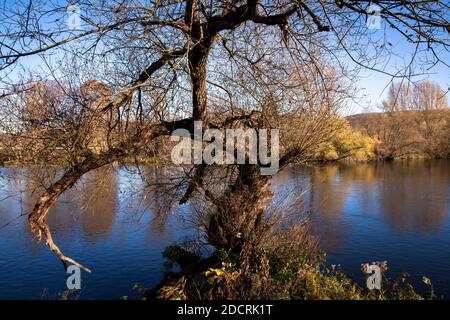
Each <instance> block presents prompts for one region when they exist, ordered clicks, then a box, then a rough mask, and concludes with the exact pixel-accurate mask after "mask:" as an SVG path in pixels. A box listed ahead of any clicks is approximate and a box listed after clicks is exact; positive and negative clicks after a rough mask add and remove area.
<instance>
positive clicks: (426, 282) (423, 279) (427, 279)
mask: <svg viewBox="0 0 450 320" xmlns="http://www.w3.org/2000/svg"><path fill="white" fill-rule="evenodd" d="M422 281H423V283H425V284H426V285H428V286H431V280H430V278H427V277H425V276H424V277H422Z"/></svg>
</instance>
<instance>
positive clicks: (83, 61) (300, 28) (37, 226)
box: [0, 0, 449, 271]
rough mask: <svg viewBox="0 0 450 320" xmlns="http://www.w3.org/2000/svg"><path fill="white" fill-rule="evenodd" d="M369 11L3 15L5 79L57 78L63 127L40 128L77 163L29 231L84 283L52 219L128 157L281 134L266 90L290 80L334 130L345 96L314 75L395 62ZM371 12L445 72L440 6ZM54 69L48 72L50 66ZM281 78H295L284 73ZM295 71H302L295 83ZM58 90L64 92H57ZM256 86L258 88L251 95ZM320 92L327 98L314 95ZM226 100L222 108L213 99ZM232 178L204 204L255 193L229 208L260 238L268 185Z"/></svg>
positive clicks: (218, 5) (323, 4) (143, 4)
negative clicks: (232, 136)
mask: <svg viewBox="0 0 450 320" xmlns="http://www.w3.org/2000/svg"><path fill="white" fill-rule="evenodd" d="M373 3H374V1H357V2H356V1H344V0H339V1H301V0H279V1H278V0H277V1H259V0H247V1H234V0H230V1H215V0H207V1H199V0H186V1H181V2H180V1H171V0H169V1H162V2H160V1H157V2H153V1H139V0H130V1H104V0H98V1H89V0H87V1H79V2H78V1H75V2H73V3H72V4H73V5H75V6H78V7H73V6H72V7H71V10H69V13H68V12H67V7H66V5H65V4H60V3H59V2H51V3H49V2H46V1H43V2H28V1H27V2H21V1H18V2H17V3H14V4H12V2H4V3H3V7H2V8H1V10H0V20H1V21H2V24H1V26H0V67H1V69H2V70H3V73H4V74H5V73H6V72H11V71H12V70H13V69H14V68H18V67H19V64H20V63H21V62H22V61H23V62H24V63H26V61H27V60H26V59H28V58H29V57H31V56H36V55H39V56H41V57H42V58H43V59H44V61H46V64H47V65H48V66H49V70H50V74H51V75H52V77H53V78H59V81H58V83H59V87H60V88H61V89H62V90H63V91H64V92H65V93H66V95H65V96H66V99H64V103H62V106H61V107H60V108H59V109H58V112H57V115H58V116H57V117H55V119H53V120H54V121H52V124H47V125H46V126H47V127H48V126H49V127H52V126H53V125H54V124H57V125H56V128H52V130H53V132H55V131H54V130H56V131H60V132H62V133H64V134H65V137H67V138H68V141H69V142H70V143H69V145H67V148H66V150H69V151H70V150H72V151H71V152H67V153H66V155H68V157H67V159H66V160H67V161H65V166H64V172H63V174H62V175H61V176H60V177H59V179H57V180H56V181H54V183H53V184H52V185H50V186H48V187H47V188H46V191H45V192H44V193H42V195H41V196H40V197H39V199H38V201H37V203H36V205H35V207H34V209H33V211H32V212H31V213H30V214H29V222H30V225H31V228H32V230H33V231H35V232H36V234H37V236H38V238H39V239H40V238H42V237H45V239H46V242H47V244H48V245H49V247H50V249H51V250H52V251H54V252H55V253H56V254H57V255H58V257H59V258H60V259H61V260H62V261H63V262H64V263H66V262H69V263H73V264H75V265H78V266H80V267H82V268H84V270H86V271H89V269H88V268H86V267H84V266H82V265H81V264H79V263H77V262H76V261H73V260H72V259H71V258H69V257H67V256H65V255H64V254H63V253H62V252H61V250H60V249H59V248H58V247H57V246H56V244H55V243H54V241H53V238H52V235H51V232H50V229H49V227H48V225H47V224H46V218H47V215H48V211H49V208H50V207H51V206H52V205H53V204H54V203H55V202H56V201H57V199H58V197H59V196H60V195H61V194H62V193H63V192H65V191H66V190H67V189H69V188H71V187H72V186H73V185H74V184H75V183H77V181H78V180H79V179H80V178H81V177H82V176H83V175H84V174H86V173H87V172H89V171H92V170H95V169H97V168H100V167H103V166H105V165H108V164H111V163H113V162H115V161H123V160H124V159H126V158H128V157H133V156H135V155H136V154H138V153H140V152H141V150H143V149H144V148H145V147H146V146H147V145H148V144H149V143H150V142H151V141H153V140H154V139H156V138H158V137H161V136H168V135H170V134H171V133H172V132H173V131H174V130H175V129H179V128H184V129H187V130H189V131H190V132H193V123H194V121H202V122H203V125H204V126H205V127H210V126H211V127H219V128H221V129H225V128H227V127H230V126H233V125H240V126H244V127H254V128H270V127H272V126H273V124H271V122H270V118H271V117H272V118H275V119H277V118H278V122H276V123H275V126H277V125H280V126H283V121H285V123H284V126H285V127H286V126H289V122H286V119H288V118H289V116H290V115H289V112H287V111H286V110H283V107H284V106H283V104H282V103H278V102H279V99H280V97H279V94H278V93H279V88H283V87H282V86H279V87H278V88H277V87H276V86H275V85H274V84H276V80H277V78H278V79H279V80H281V81H283V77H282V75H283V73H285V74H286V75H287V76H288V77H285V78H287V79H289V78H290V79H291V80H297V84H295V85H294V87H297V88H300V89H302V90H304V92H306V93H307V94H305V95H297V96H298V97H302V96H303V97H304V98H303V99H304V101H303V103H301V104H298V105H299V106H309V107H311V108H315V107H319V106H320V108H322V109H321V110H324V111H325V114H326V115H329V116H330V117H331V116H332V114H333V112H330V111H329V109H330V108H331V106H332V105H333V104H335V103H336V101H338V99H337V94H338V93H339V92H340V91H341V89H340V88H338V87H334V86H333V83H332V81H331V80H330V79H332V77H333V76H332V74H331V73H328V72H327V71H326V70H325V69H324V68H326V65H327V63H324V62H321V63H319V61H318V60H317V58H318V57H325V56H327V57H333V56H334V57H336V56H337V53H338V51H339V52H345V53H347V54H348V56H349V57H350V58H351V59H352V60H353V61H354V62H355V63H356V64H358V65H364V66H366V67H369V68H371V69H376V68H377V66H374V65H373V64H371V63H370V59H369V58H368V56H367V51H366V50H364V49H365V48H367V47H368V46H369V44H370V46H371V47H374V48H378V49H379V50H376V51H375V55H376V56H377V57H379V56H381V55H383V54H384V55H386V54H388V53H389V49H388V47H389V46H388V44H387V43H386V40H385V39H381V40H379V41H376V40H374V39H373V37H371V34H370V30H369V29H367V28H366V21H367V19H368V17H369V16H368V8H369V6H370V5H371V4H373ZM375 3H376V4H377V5H378V6H379V8H380V17H381V18H382V19H383V20H384V21H385V22H386V23H387V24H388V25H389V26H390V27H391V28H393V29H395V30H397V31H398V32H399V33H400V34H401V35H403V36H404V37H405V38H406V39H407V40H408V41H409V42H411V43H412V44H413V45H414V46H415V48H416V54H419V53H420V52H422V53H423V54H424V55H428V58H429V59H428V62H429V63H430V64H433V63H436V62H439V61H440V57H439V56H438V55H437V53H438V52H439V50H437V48H448V32H449V22H448V16H447V15H446V12H448V5H447V4H446V3H445V2H444V1H400V0H399V1H375ZM76 8H79V9H80V12H81V14H80V16H79V22H80V23H79V25H77V23H73V22H74V21H72V20H70V19H72V18H73V16H72V14H73V12H72V11H75V13H76ZM68 16H69V17H68ZM67 18H68V19H69V22H70V23H67ZM75 18H77V17H76V16H75ZM75 22H77V19H75ZM364 36H367V38H364ZM380 42H381V43H380ZM255 48H261V49H263V50H259V51H258V50H254V49H255ZM427 50H428V51H427ZM271 58H272V59H271ZM52 59H53V60H56V61H53V63H52ZM283 59H291V63H290V64H285V65H284V66H285V67H284V68H278V66H277V64H278V63H281V62H283ZM271 60H272V63H270V61H271ZM337 60H338V61H337V65H339V59H337ZM64 61H65V62H66V63H67V62H68V61H69V62H70V63H71V64H72V70H74V71H75V74H77V75H80V77H81V76H82V75H83V74H90V75H92V79H95V80H97V81H101V82H102V83H104V84H105V87H106V88H108V89H107V94H102V95H101V97H99V98H98V99H99V100H96V102H95V103H94V104H95V107H92V103H90V102H89V103H86V101H85V99H83V98H80V91H81V92H82V91H83V90H80V89H79V88H80V87H81V86H80V85H78V88H74V87H73V85H72V83H73V82H72V81H69V80H68V79H69V78H70V75H73V74H74V73H71V72H66V73H65V75H64V76H63V77H61V75H58V72H59V73H62V72H61V71H62V70H63V69H64V68H62V66H61V63H62V62H64ZM261 62H264V64H263V63H261ZM444 63H445V62H444ZM55 65H56V66H58V68H56V69H57V70H55V68H54V67H55ZM218 65H225V66H230V65H234V66H235V67H237V68H239V69H240V70H246V71H247V72H246V73H247V74H246V75H245V76H243V78H242V79H236V78H234V76H235V74H234V73H233V71H234V69H233V70H230V69H228V70H226V71H225V72H224V73H225V74H226V77H218V78H217V79H218V80H219V81H214V80H215V79H213V78H212V77H210V74H211V75H213V74H214V70H211V69H212V68H213V67H214V66H218ZM287 65H289V66H290V67H291V68H292V69H291V70H287V69H286V66H287ZM328 65H329V64H328ZM69 69H70V68H67V70H69ZM67 70H66V71H67ZM379 70H380V71H381V72H385V71H383V70H382V69H381V68H380V69H379ZM408 70H409V69H408ZM287 71H291V72H287ZM293 71H296V73H297V79H295V76H294V73H295V72H293ZM244 74H245V73H244ZM302 74H310V75H313V78H314V80H313V83H314V85H311V86H310V88H307V85H302V82H303V83H304V79H302V77H304V76H303V75H302ZM274 75H276V77H274ZM402 75H403V74H393V76H402ZM248 76H254V78H255V79H256V81H255V82H254V84H258V85H255V86H254V88H252V89H251V90H247V89H245V88H243V85H245V84H246V83H245V80H244V79H245V77H248ZM64 77H65V78H66V81H65V82H64V81H61V78H64ZM92 79H85V80H92ZM226 79H231V80H233V81H232V82H234V83H235V84H236V85H237V86H240V87H241V88H242V90H244V91H249V93H250V94H255V95H256V96H257V98H259V100H260V101H258V99H255V103H254V104H253V105H252V104H250V105H248V104H247V105H246V103H245V98H246V97H247V96H248V92H247V94H243V95H241V96H240V97H237V100H236V97H233V94H236V93H235V92H233V91H232V92H230V90H227V88H221V86H220V81H222V80H226ZM327 79H328V80H327ZM236 80H237V81H236ZM81 82H83V81H81ZM262 82H265V83H266V85H263V86H259V85H260V84H261V83H262ZM299 83H300V86H299ZM222 87H223V86H222ZM314 87H316V88H318V87H321V88H322V90H317V91H315V89H314ZM289 89H290V88H289V84H287V85H285V86H284V90H286V91H285V92H288V91H287V90H289ZM102 90H103V89H102ZM102 90H100V91H102ZM218 91H222V92H225V94H226V95H227V96H228V98H227V100H228V101H229V102H230V104H229V109H230V110H231V112H229V113H226V114H223V116H222V117H216V115H215V114H214V113H212V112H211V110H210V107H211V106H210V101H214V98H213V97H211V96H213V95H214V93H217V92H218ZM293 91H295V90H293ZM322 93H323V94H322ZM341 93H342V92H341ZM223 96H224V95H223V94H218V95H216V97H217V98H219V97H223ZM187 97H189V98H187ZM285 98H286V97H283V100H284V99H285ZM89 99H91V98H88V99H87V100H89ZM256 102H258V103H256ZM261 102H262V103H261ZM236 104H238V105H240V106H239V108H238V110H239V111H238V112H236V110H235V108H234V106H236ZM44 111H45V110H44ZM267 115H271V116H267ZM280 115H284V118H283V117H281V116H280ZM33 117H35V116H34V115H33ZM38 118H39V119H40V115H38ZM325 118H326V117H325ZM92 123H103V124H104V128H105V130H106V133H105V134H106V141H107V143H106V144H105V146H102V148H97V149H95V150H94V149H93V148H92V147H91V146H92V144H90V143H89V141H92V139H91V138H90V135H89V134H88V133H86V132H89V130H87V131H86V130H84V129H81V128H86V127H87V128H90V127H91V125H89V124H92ZM300 123H304V122H300ZM323 123H324V122H320V121H319V122H316V123H309V124H308V125H307V128H306V129H305V128H301V129H304V130H306V132H304V133H302V135H301V136H302V137H304V141H303V142H302V144H298V143H294V142H292V141H291V142H289V139H286V140H285V141H286V144H285V146H284V149H283V150H282V154H281V160H280V164H281V167H283V166H286V165H287V164H289V163H290V162H291V161H292V160H293V159H297V158H299V157H300V158H301V157H302V156H304V155H305V152H306V151H305V150H308V145H311V144H314V142H313V141H312V140H310V138H309V137H310V136H311V135H309V133H308V132H310V131H311V130H312V131H317V130H322V127H321V126H322V125H323ZM74 129H75V130H74ZM294 134H295V133H289V135H294ZM58 148H59V146H58ZM233 170H234V175H230V176H229V177H230V179H229V181H228V182H229V183H228V187H227V188H226V189H225V190H224V191H223V193H222V194H220V195H219V196H217V195H210V197H209V200H210V201H211V202H212V203H215V204H216V206H217V208H219V207H220V204H221V203H227V199H230V196H231V197H232V196H235V195H237V194H239V193H241V194H247V193H248V192H250V190H252V192H251V193H249V194H250V196H249V197H247V198H245V199H244V198H242V197H239V198H236V199H241V200H242V201H244V200H245V201H246V206H247V207H248V208H249V210H248V212H247V217H248V219H247V221H246V226H248V227H249V228H250V227H251V228H252V229H255V230H259V228H261V226H262V225H263V224H262V222H261V221H262V218H263V211H264V208H265V206H266V204H267V202H268V201H269V200H270V190H269V184H270V177H267V176H261V175H260V174H259V165H257V166H255V165H249V164H247V165H239V166H234V167H233ZM191 172H192V174H190V175H189V179H187V181H186V184H187V187H186V193H185V194H184V196H183V197H182V201H186V199H189V198H190V195H192V194H193V191H194V190H196V189H198V188H199V187H202V184H203V181H204V180H205V175H206V174H207V173H208V172H210V170H209V168H208V166H207V165H206V164H204V163H203V164H201V165H198V166H197V167H195V168H194V169H193V170H192V171H191ZM240 207H241V206H239V205H236V206H231V207H230V210H231V211H228V212H227V214H228V215H229V216H230V217H236V216H237V215H239V214H240V213H241V211H240ZM233 210H234V211H233ZM225 222H226V221H225V220H223V218H218V219H217V220H216V223H215V224H213V226H215V227H219V226H221V225H222V224H223V225H225ZM215 227H211V229H210V230H209V232H210V234H211V235H213V234H216V235H217V233H214V230H216V229H215ZM229 231H230V232H231V231H234V230H232V229H230V230H229ZM225 238H226V237H225ZM245 240H246V239H241V240H240V241H237V242H239V243H238V244H236V245H235V246H234V247H235V248H242V246H243V245H245Z"/></svg>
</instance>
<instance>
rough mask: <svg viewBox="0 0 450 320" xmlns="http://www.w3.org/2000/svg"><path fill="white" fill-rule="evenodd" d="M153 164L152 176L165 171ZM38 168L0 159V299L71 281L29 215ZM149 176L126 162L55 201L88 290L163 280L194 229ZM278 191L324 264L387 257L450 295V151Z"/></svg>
mask: <svg viewBox="0 0 450 320" xmlns="http://www.w3.org/2000/svg"><path fill="white" fill-rule="evenodd" d="M148 171H149V172H148V174H151V175H152V176H153V179H155V180H158V179H159V175H162V173H163V172H162V171H163V170H162V169H157V168H149V169H148ZM32 174H33V173H32V170H29V169H26V168H21V169H18V168H0V227H1V228H0V267H1V272H0V299H39V298H41V297H42V298H55V297H56V296H57V294H58V293H60V292H63V291H64V290H65V288H66V274H65V273H64V269H63V266H62V264H61V262H60V261H59V260H58V259H57V258H56V256H54V255H53V254H51V253H50V252H49V251H48V248H47V247H46V246H45V245H44V244H42V243H41V244H37V243H36V242H35V241H34V240H33V236H32V234H31V232H30V231H29V228H28V225H27V220H26V213H27V212H28V211H29V210H30V209H31V208H32V206H33V203H34V199H35V195H33V194H32V193H31V192H30V190H32V189H34V188H35V187H36V186H35V185H33V184H35V182H32V181H36V179H35V178H32ZM141 183H142V182H141V181H140V180H139V179H138V178H137V177H136V176H135V175H133V174H132V173H130V172H128V171H126V170H118V171H113V170H100V171H98V172H94V173H91V174H90V175H89V176H88V177H86V178H84V180H83V181H82V183H80V184H78V185H77V187H76V189H74V190H71V191H70V192H68V193H67V194H65V195H64V197H62V198H61V200H60V201H59V203H58V204H57V205H56V206H55V207H54V208H53V209H52V210H51V212H50V215H49V225H50V227H51V228H52V232H53V236H54V238H55V241H56V242H57V243H58V245H59V246H60V247H61V249H63V251H64V252H65V253H67V254H68V255H70V256H71V257H72V258H74V259H76V260H79V261H80V262H82V263H84V264H86V265H88V266H89V267H90V268H91V269H92V270H93V273H92V274H86V273H83V274H82V276H83V278H82V287H83V290H82V291H81V296H80V297H81V298H84V299H118V298H121V297H122V296H129V297H130V298H131V297H133V296H135V291H134V290H133V286H134V284H136V283H140V284H142V285H143V286H145V287H152V286H154V285H156V284H157V283H158V282H159V281H160V280H161V277H162V276H163V273H164V265H163V262H164V261H163V259H162V256H161V252H162V251H163V249H164V248H165V247H166V246H168V245H170V244H174V243H176V242H180V241H184V240H187V239H189V238H191V237H192V236H193V235H194V234H195V230H193V228H192V224H190V223H189V221H190V220H191V219H189V217H190V215H191V208H190V207H189V205H185V206H182V207H178V206H177V205H176V204H175V203H173V201H172V199H171V198H169V197H165V193H162V192H161V193H160V192H155V191H152V192H151V191H146V192H138V190H140V189H141V188H139V184H141ZM273 190H274V192H275V194H276V195H277V196H278V197H284V196H285V195H287V194H289V195H290V196H292V195H295V194H298V195H301V196H302V197H303V200H304V208H305V210H308V211H309V212H311V217H312V222H313V231H314V232H315V233H316V234H317V235H318V236H319V238H320V239H321V243H322V248H324V249H325V250H326V251H327V253H328V263H329V264H331V263H334V264H340V265H341V267H342V269H343V270H344V271H345V272H346V273H348V274H349V275H350V276H352V277H353V278H354V279H355V280H357V281H359V282H360V283H363V279H364V278H363V275H362V273H361V272H360V264H361V263H364V262H370V261H375V260H387V261H388V265H389V275H390V276H393V277H394V276H396V275H398V274H399V273H400V272H408V273H409V274H410V275H411V279H412V280H413V281H414V282H415V284H416V286H417V288H418V289H419V290H425V287H424V286H423V285H422V283H421V278H422V276H424V275H425V276H428V277H429V278H431V280H432V282H433V284H434V286H435V290H436V291H437V292H438V293H439V294H443V295H445V296H446V297H450V272H449V271H448V269H450V207H449V204H450V162H449V161H409V162H393V163H377V164H351V165H350V164H339V165H327V166H324V167H320V168H310V167H301V166H295V167H290V168H288V169H286V170H284V171H283V172H281V173H279V174H278V175H277V176H276V178H275V180H274V183H273Z"/></svg>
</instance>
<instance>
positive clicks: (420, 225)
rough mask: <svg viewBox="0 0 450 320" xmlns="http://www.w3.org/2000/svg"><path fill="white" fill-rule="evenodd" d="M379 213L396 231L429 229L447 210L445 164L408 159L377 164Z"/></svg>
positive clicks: (436, 224)
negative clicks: (382, 178) (380, 181)
mask: <svg viewBox="0 0 450 320" xmlns="http://www.w3.org/2000/svg"><path fill="white" fill-rule="evenodd" d="M377 171H378V172H377V175H378V176H382V177H384V180H383V183H382V184H380V185H379V191H378V192H379V197H380V199H381V215H382V216H383V217H384V219H385V220H386V221H387V223H388V224H389V226H391V227H392V228H394V229H396V230H399V231H403V232H406V231H411V230H421V231H430V230H432V229H435V228H437V227H439V226H440V225H441V224H442V223H443V222H444V219H445V217H446V215H447V212H448V196H449V195H448V178H449V170H448V163H446V162H445V161H434V162H432V163H431V162H426V161H409V162H407V163H404V162H402V163H394V164H383V165H379V166H377Z"/></svg>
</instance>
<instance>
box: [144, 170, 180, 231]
mask: <svg viewBox="0 0 450 320" xmlns="http://www.w3.org/2000/svg"><path fill="white" fill-rule="evenodd" d="M144 175H145V177H144V180H145V182H146V185H147V187H146V188H145V189H144V190H143V191H142V196H143V198H142V199H143V203H144V205H145V208H149V209H150V210H151V213H152V221H151V231H152V233H157V234H160V235H163V234H164V231H165V228H166V226H167V223H168V218H169V215H170V213H171V212H172V211H173V210H174V208H175V205H176V204H177V200H176V199H177V198H176V192H177V190H176V189H174V187H173V184H172V183H170V178H173V176H174V173H173V172H171V171H170V168H158V167H147V168H145V172H144Z"/></svg>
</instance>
